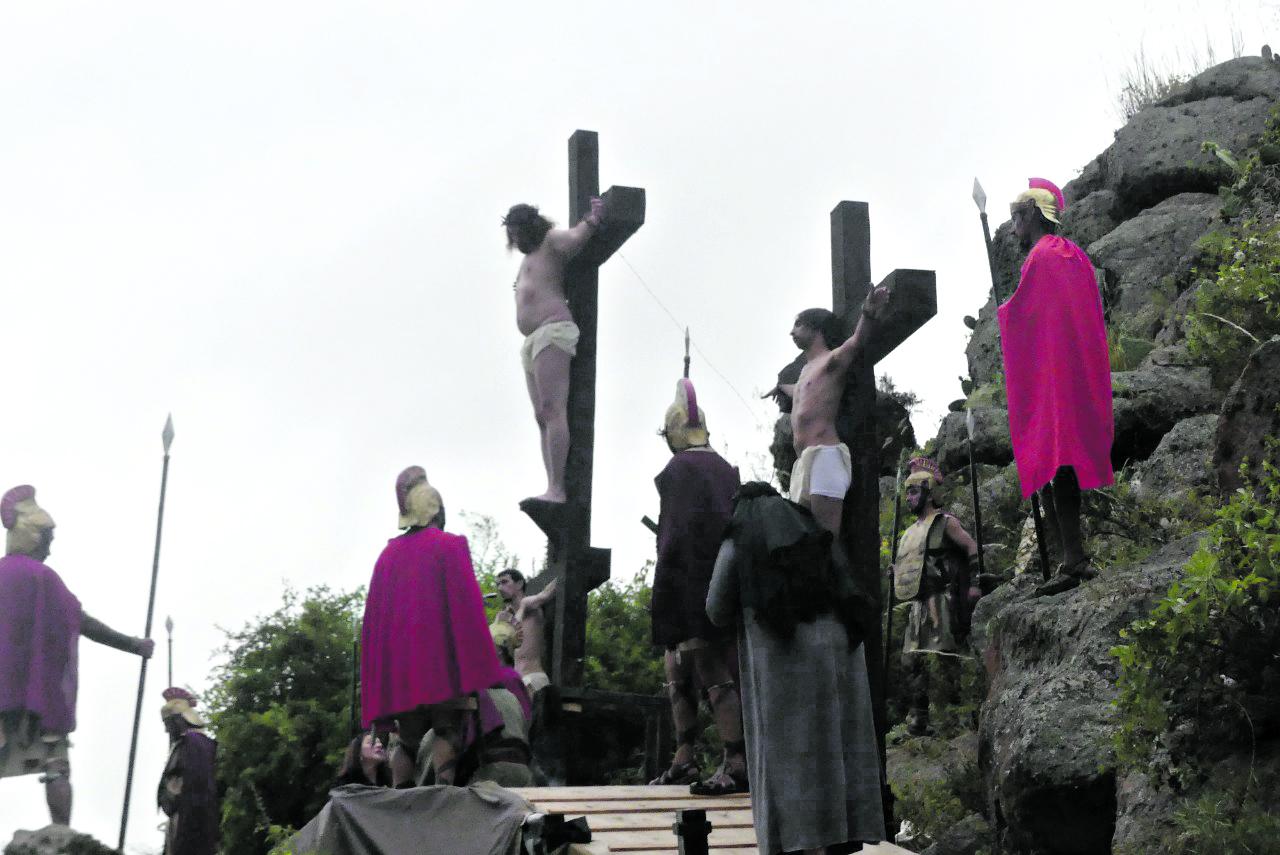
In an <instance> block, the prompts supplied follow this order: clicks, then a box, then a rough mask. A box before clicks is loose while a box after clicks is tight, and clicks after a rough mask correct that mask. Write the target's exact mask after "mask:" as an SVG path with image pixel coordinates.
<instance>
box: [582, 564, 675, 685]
mask: <svg viewBox="0 0 1280 855" xmlns="http://www.w3.org/2000/svg"><path fill="white" fill-rule="evenodd" d="M652 566H653V564H652V562H649V563H646V564H645V566H644V567H642V568H641V569H640V570H639V571H637V572H636V574H635V575H634V576H632V577H631V581H629V582H623V583H618V582H614V581H609V582H606V583H605V584H603V585H601V586H600V587H599V588H596V589H595V590H594V591H592V592H591V593H590V594H588V595H587V651H586V653H587V655H586V658H585V659H584V660H583V663H582V674H583V682H585V683H586V685H587V686H589V687H591V688H593V689H602V690H605V691H610V692H630V693H632V694H637V695H654V694H657V693H658V692H659V691H661V687H662V683H663V681H664V680H665V679H666V677H665V676H664V675H663V673H662V654H661V653H660V652H659V651H658V650H657V649H656V648H655V647H653V645H652V643H651V641H650V639H651V638H652V634H651V631H650V624H649V600H650V599H651V598H652V596H653V589H652V588H651V587H650V586H649V582H648V581H647V580H648V577H649V575H650V573H651V571H652Z"/></svg>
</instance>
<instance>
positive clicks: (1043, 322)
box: [998, 235, 1115, 498]
mask: <svg viewBox="0 0 1280 855" xmlns="http://www.w3.org/2000/svg"><path fill="white" fill-rule="evenodd" d="M998 314H999V317H1000V349H1001V350H1002V351H1003V352H1004V381H1005V388H1006V390H1007V392H1008V397H1009V433H1010V435H1011V437H1012V438H1013V456H1014V459H1015V460H1016V461H1017V463H1018V480H1019V481H1020V482H1021V484H1022V496H1023V498H1026V497H1027V496H1030V495H1031V494H1032V493H1033V492H1035V491H1036V490H1038V489H1040V488H1041V487H1043V486H1044V485H1045V484H1047V483H1048V482H1049V481H1050V480H1051V479H1052V478H1053V475H1054V473H1055V472H1057V471H1058V467H1060V466H1070V467H1072V468H1074V469H1075V473H1076V477H1077V478H1078V479H1079V481H1080V486H1081V488H1083V489H1085V490H1090V489H1093V488H1096V487H1105V486H1106V485H1108V484H1111V483H1113V482H1114V481H1115V478H1114V476H1113V474H1112V470H1111V438H1112V434H1113V432H1114V424H1113V422H1112V418H1111V363H1110V359H1109V357H1108V354H1107V328H1106V324H1105V322H1104V321H1103V318H1102V298H1101V296H1100V295H1099V294H1098V283H1097V280H1096V279H1095V278H1094V274H1093V264H1092V262H1090V261H1089V256H1087V255H1085V253H1084V250H1082V249H1081V248H1080V247H1078V246H1076V245H1075V244H1074V243H1072V242H1071V241H1069V240H1067V239H1066V238H1062V237H1058V236H1057V235H1046V236H1045V237H1042V238H1041V239H1040V241H1039V242H1038V243H1037V244H1036V245H1035V246H1034V247H1033V248H1032V250H1031V253H1030V254H1029V255H1028V256H1027V260H1026V262H1025V263H1024V264H1023V265H1022V278H1021V280H1020V281H1019V282H1018V290H1017V291H1015V292H1014V293H1013V296H1012V297H1010V298H1009V300H1008V302H1006V303H1005V304H1004V305H1003V306H1001V307H1000V309H999V313H998Z"/></svg>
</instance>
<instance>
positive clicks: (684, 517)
mask: <svg viewBox="0 0 1280 855" xmlns="http://www.w3.org/2000/svg"><path fill="white" fill-rule="evenodd" d="M654 483H656V484H657V485H658V498H659V500H660V505H659V515H658V562H657V566H656V568H655V569H654V574H653V603H652V606H651V614H652V619H653V643H654V644H657V645H660V646H662V647H674V646H675V645H677V644H679V643H680V642H682V641H687V640H689V639H691V638H705V639H718V638H726V637H728V636H729V635H731V634H732V633H731V632H728V631H726V630H724V629H721V628H719V627H717V626H715V625H714V624H713V623H711V621H709V620H707V589H708V588H709V587H710V585H711V571H712V569H713V568H714V567H715V563H716V553H717V552H719V550H720V541H721V539H722V538H723V537H724V532H725V528H726V527H727V526H728V525H729V520H730V518H731V517H732V516H733V494H734V493H736V492H737V490H738V483H739V481H738V470H737V468H735V467H733V466H730V465H729V463H728V462H726V461H725V459H724V458H723V457H721V456H720V455H719V454H716V453H715V452H714V451H712V450H710V449H696V448H690V449H686V450H684V451H681V452H679V453H677V454H675V455H673V456H672V458H671V462H670V463H668V464H667V465H666V468H664V469H663V470H662V472H661V473H659V474H658V477H657V478H655V479H654Z"/></svg>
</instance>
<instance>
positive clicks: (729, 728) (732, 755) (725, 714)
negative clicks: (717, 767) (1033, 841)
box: [693, 644, 747, 777]
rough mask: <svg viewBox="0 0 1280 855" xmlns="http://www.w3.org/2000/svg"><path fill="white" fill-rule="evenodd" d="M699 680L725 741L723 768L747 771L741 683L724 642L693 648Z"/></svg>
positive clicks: (736, 772) (733, 772)
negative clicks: (735, 673)
mask: <svg viewBox="0 0 1280 855" xmlns="http://www.w3.org/2000/svg"><path fill="white" fill-rule="evenodd" d="M693 662H694V669H695V671H696V673H697V675H698V682H700V683H701V684H702V685H703V686H705V687H706V692H707V702H708V703H710V704H711V713H712V715H713V716H714V717H715V720H716V730H717V731H718V732H719V734H720V739H721V741H722V742H723V743H724V771H726V772H728V773H729V774H731V775H735V776H738V777H742V776H745V775H746V773H747V757H746V750H745V749H746V746H745V744H744V743H743V740H742V700H741V698H740V696H739V695H738V684H737V682H736V681H735V680H734V679H733V675H732V674H730V673H729V667H728V664H727V663H726V662H725V659H724V645H723V644H712V645H710V646H708V647H704V648H701V649H699V650H696V651H694V659H693Z"/></svg>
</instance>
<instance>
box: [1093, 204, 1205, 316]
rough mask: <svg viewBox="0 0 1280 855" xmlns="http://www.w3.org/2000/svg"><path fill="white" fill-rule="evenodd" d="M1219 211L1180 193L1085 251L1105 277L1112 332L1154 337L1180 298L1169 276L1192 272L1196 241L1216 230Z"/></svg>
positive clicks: (1112, 231)
mask: <svg viewBox="0 0 1280 855" xmlns="http://www.w3.org/2000/svg"><path fill="white" fill-rule="evenodd" d="M1103 192H1106V191H1103ZM1093 195H1094V196H1097V195H1099V194H1098V193H1095V194H1093ZM1089 198H1093V196H1090V197H1089ZM1221 205H1222V203H1221V201H1220V200H1219V198H1218V197H1217V196H1216V195H1210V194H1207V193H1180V194H1178V195H1177V196H1173V197H1171V198H1169V199H1166V200H1164V201H1163V202H1161V203H1160V204H1158V205H1156V206H1154V207H1152V208H1148V209H1147V210H1145V211H1143V212H1142V213H1140V214H1138V215H1137V216H1136V217H1133V218H1132V219H1130V220H1127V221H1125V222H1124V223H1122V224H1121V225H1119V226H1117V227H1116V228H1114V229H1112V230H1111V231H1110V232H1109V233H1108V234H1107V235H1106V236H1105V237H1102V238H1100V239H1098V240H1096V241H1094V242H1093V243H1092V244H1090V245H1089V247H1088V253H1089V257H1090V259H1092V260H1093V263H1094V264H1095V265H1098V266H1100V267H1102V268H1104V269H1105V270H1106V271H1107V282H1108V286H1109V287H1108V290H1109V291H1110V294H1109V295H1108V296H1109V300H1108V305H1107V310H1108V316H1109V317H1110V320H1111V323H1110V327H1111V329H1113V330H1116V329H1118V330H1120V331H1121V332H1125V333H1128V334H1131V335H1135V336H1140V337H1142V338H1147V339H1150V338H1154V337H1155V335H1156V333H1157V332H1159V330H1160V327H1161V325H1162V323H1163V320H1164V315H1165V312H1166V311H1167V309H1168V308H1169V306H1170V304H1171V303H1172V302H1173V301H1174V300H1175V299H1177V297H1178V293H1179V291H1178V289H1177V287H1176V284H1175V283H1174V282H1173V281H1172V280H1173V279H1174V276H1173V274H1175V273H1180V272H1183V271H1185V270H1187V269H1189V268H1190V266H1191V262H1192V259H1193V258H1194V256H1195V254H1196V250H1195V245H1196V241H1198V240H1199V239H1200V238H1201V237H1203V236H1204V235H1206V234H1208V233H1209V232H1210V231H1211V230H1212V229H1213V228H1214V226H1215V225H1216V224H1217V221H1218V214H1219V210H1220V209H1221Z"/></svg>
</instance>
